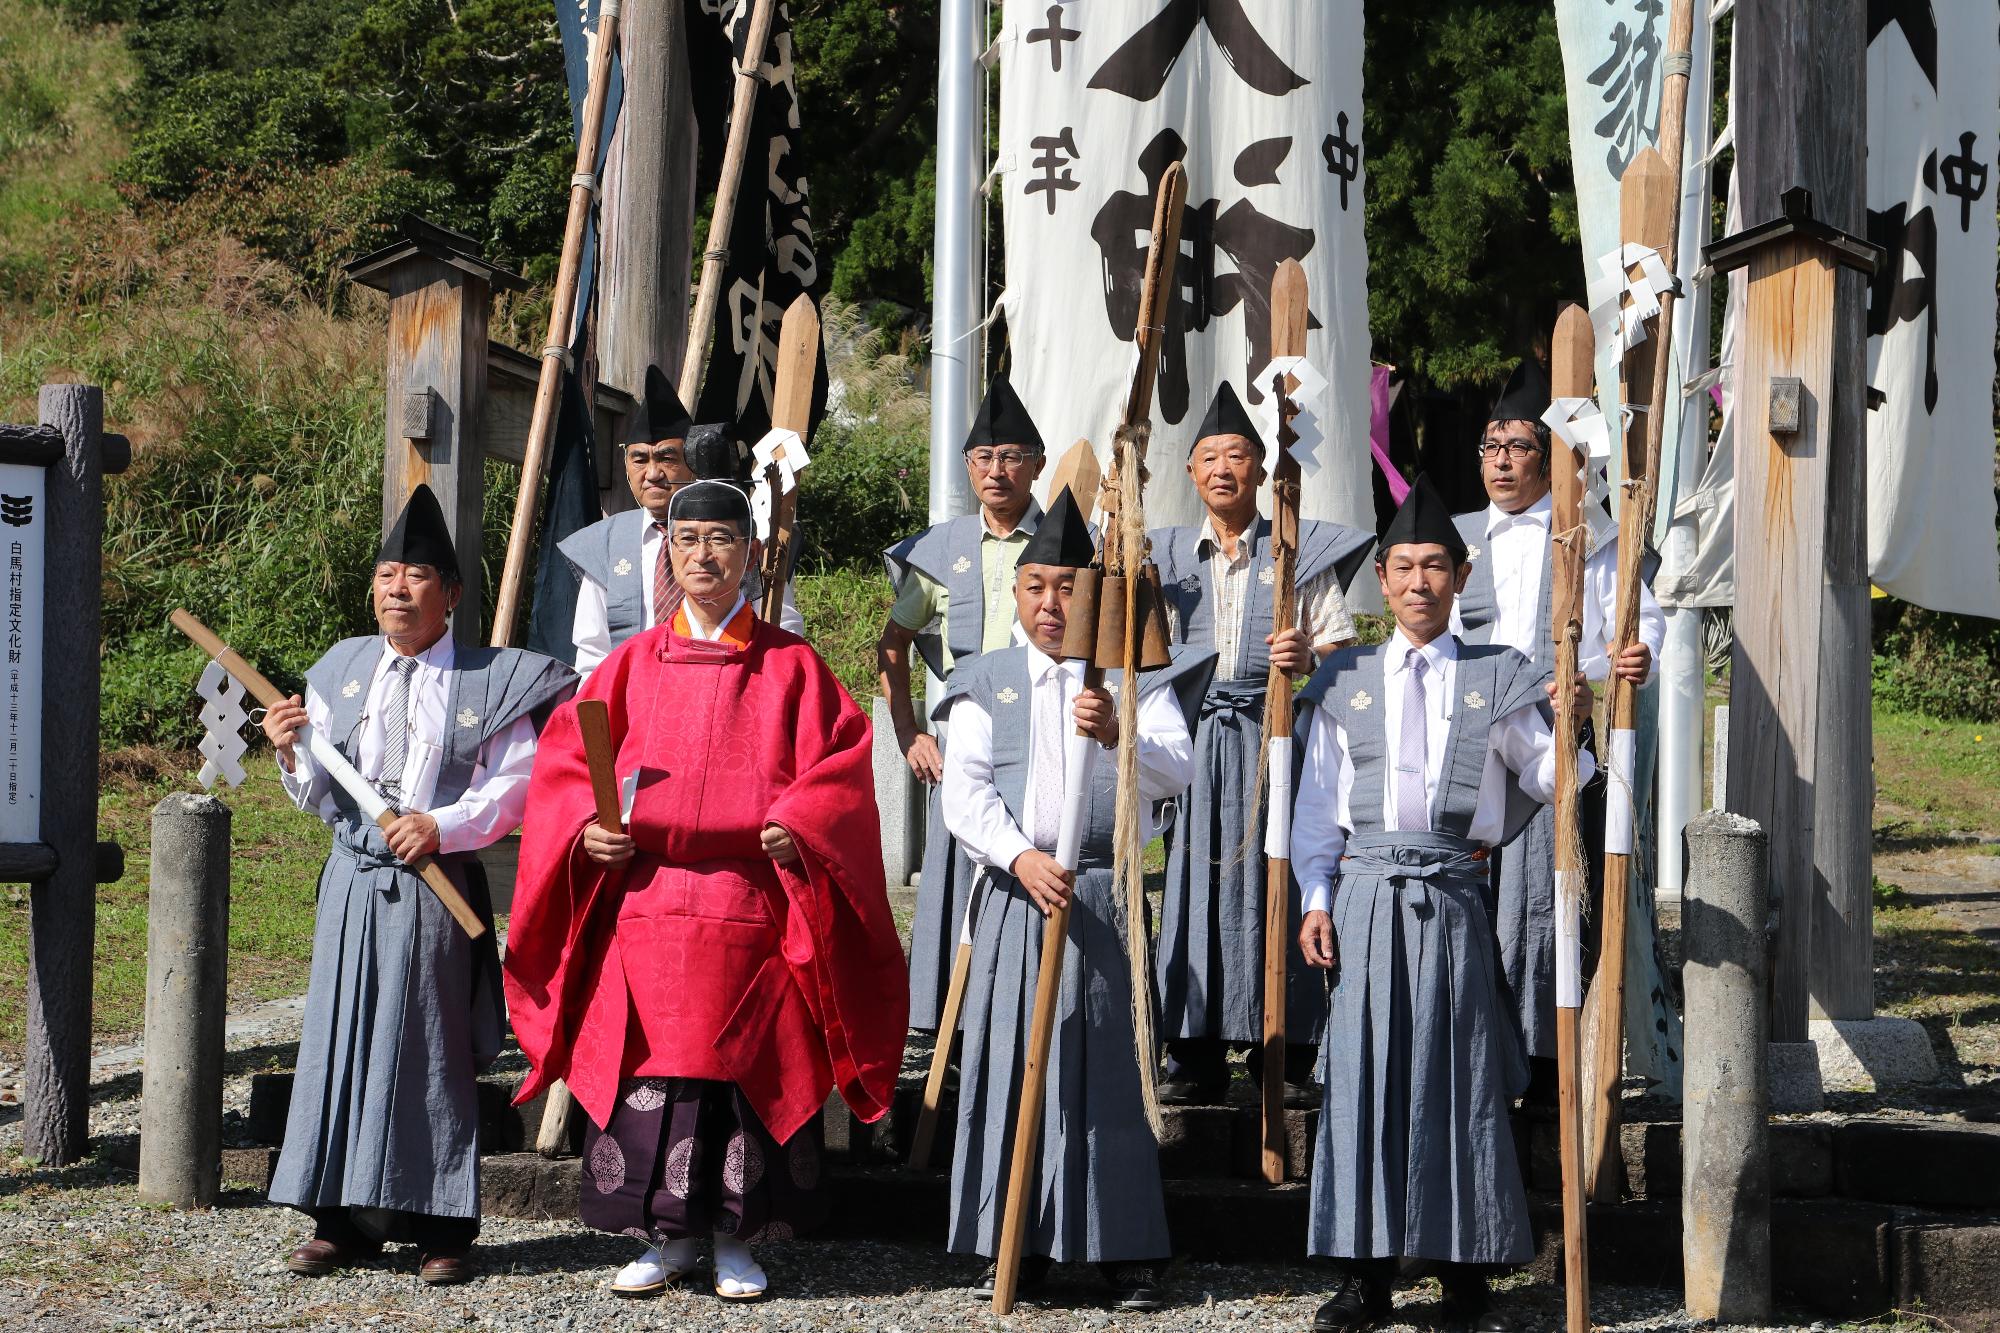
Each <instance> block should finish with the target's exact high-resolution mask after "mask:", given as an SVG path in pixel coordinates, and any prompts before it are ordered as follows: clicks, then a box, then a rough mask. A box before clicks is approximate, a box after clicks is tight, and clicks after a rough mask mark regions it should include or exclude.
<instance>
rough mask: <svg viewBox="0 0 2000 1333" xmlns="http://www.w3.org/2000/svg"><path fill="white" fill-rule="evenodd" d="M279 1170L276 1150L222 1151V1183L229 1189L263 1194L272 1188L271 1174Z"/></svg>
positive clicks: (246, 1149) (230, 1149)
mask: <svg viewBox="0 0 2000 1333" xmlns="http://www.w3.org/2000/svg"><path fill="white" fill-rule="evenodd" d="M277 1169H278V1150H277V1149H276V1148H224V1149H223V1150H222V1183H223V1185H224V1186H225V1187H227V1188H231V1189H246V1190H255V1191H256V1192H257V1193H259V1194H262V1193H264V1192H266V1191H267V1190H269V1189H270V1188H271V1173H272V1172H273V1171H276V1170H277Z"/></svg>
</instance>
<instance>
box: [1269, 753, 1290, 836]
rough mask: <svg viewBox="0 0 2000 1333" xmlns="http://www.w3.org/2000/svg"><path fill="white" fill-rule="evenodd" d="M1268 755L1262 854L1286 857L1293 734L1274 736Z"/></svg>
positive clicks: (1288, 833)
mask: <svg viewBox="0 0 2000 1333" xmlns="http://www.w3.org/2000/svg"><path fill="white" fill-rule="evenodd" d="M1265 753H1266V754H1268V755H1269V756H1270V762H1269V764H1268V767H1269V768H1270V771H1271V803H1270V806H1269V808H1268V809H1267V811H1266V813H1265V816H1264V855H1266V856H1269V857H1273V858H1280V859H1289V858H1290V857H1291V854H1292V738H1291V737H1290V736H1273V737H1272V738H1271V745H1270V748H1269V749H1268V750H1266V751H1265Z"/></svg>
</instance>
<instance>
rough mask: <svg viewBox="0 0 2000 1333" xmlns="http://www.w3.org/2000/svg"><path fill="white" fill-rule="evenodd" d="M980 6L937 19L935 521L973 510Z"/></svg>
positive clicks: (966, 2) (958, 5)
mask: <svg viewBox="0 0 2000 1333" xmlns="http://www.w3.org/2000/svg"><path fill="white" fill-rule="evenodd" d="M980 11H981V5H980V0H942V3H941V4H940V5H939V13H938V90H937V101H938V128H937V230H936V233H935V236H934V241H935V246H934V250H935V255H936V258H935V261H934V266H933V273H934V277H933V279H932V281H933V292H934V295H933V297H932V302H931V471H930V521H931V522H932V523H942V522H944V521H945V520H946V519H948V518H954V517H956V516H957V515H959V514H966V513H970V512H971V511H972V490H971V487H970V486H969V485H968V484H967V482H966V478H965V468H964V466H963V464H962V463H961V461H960V454H959V446H960V445H961V444H963V443H964V442H965V433H966V431H967V430H969V429H970V428H971V426H972V412H973V405H974V404H973V398H974V395H975V393H976V392H977V388H978V384H979V380H980V376H979V374H978V370H979V368H980V367H979V362H980V357H979V337H978V332H977V330H978V328H979V324H980V322H981V314H980V310H979V305H980V299H979V298H980V292H979V290H978V286H979V272H980V264H979V186H980V174H979V159H980V140H979V88H980V82H981V80H980V67H979V56H980V51H981V49H982V47H983V45H984V43H983V42H982V40H981V32H980V29H979V16H980Z"/></svg>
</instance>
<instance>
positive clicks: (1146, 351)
mask: <svg viewBox="0 0 2000 1333" xmlns="http://www.w3.org/2000/svg"><path fill="white" fill-rule="evenodd" d="M1186 205H1187V173H1186V171H1185V170H1184V169H1183V168H1182V166H1181V164H1180V163H1178V162H1176V163H1174V164H1173V165H1171V166H1169V167H1168V168H1167V171H1166V174H1165V176H1163V177H1162V178H1161V180H1160V190H1159V196H1158V198H1157V200H1156V202H1155V204H1154V208H1153V237H1152V244H1151V246H1150V248H1149V249H1148V251H1147V254H1146V274H1145V281H1144V284H1143V286H1142V287H1141V289H1140V294H1139V319H1138V327H1137V329H1136V330H1135V331H1134V333H1133V339H1134V341H1135V342H1136V344H1137V346H1138V350H1139V364H1138V366H1137V367H1136V368H1135V369H1134V370H1133V372H1132V387H1131V390H1130V392H1129V393H1128V394H1127V395H1126V399H1125V411H1124V415H1123V419H1122V422H1121V424H1120V425H1119V427H1118V432H1117V437H1116V439H1117V443H1116V446H1115V449H1116V452H1115V455H1114V469H1115V470H1114V472H1113V475H1112V478H1111V479H1110V480H1109V481H1108V482H1107V483H1106V485H1105V488H1104V492H1103V504H1102V508H1103V510H1104V512H1105V520H1104V582H1105V584H1106V587H1107V591H1108V590H1109V586H1110V584H1111V583H1112V581H1113V580H1116V579H1120V578H1123V579H1124V580H1125V583H1124V608H1123V610H1124V616H1123V623H1122V624H1119V625H1116V626H1115V627H1114V628H1115V631H1116V633H1117V635H1118V642H1119V647H1120V660H1121V662H1122V665H1123V667H1124V672H1125V674H1124V688H1122V689H1121V690H1119V692H1118V714H1119V715H1118V728H1119V737H1118V752H1119V753H1118V780H1119V788H1118V796H1119V811H1118V833H1117V839H1118V844H1119V845H1118V848H1117V869H1116V871H1115V872H1114V875H1115V878H1117V879H1118V880H1119V881H1120V882H1121V883H1123V882H1124V881H1125V879H1126V876H1127V875H1128V874H1129V875H1130V877H1131V878H1132V879H1133V880H1139V879H1140V875H1139V865H1138V856H1137V849H1136V848H1134V849H1133V851H1132V856H1131V860H1130V863H1129V864H1127V862H1126V855H1127V847H1128V844H1129V843H1130V842H1131V841H1134V840H1135V839H1136V836H1137V832H1138V829H1137V821H1136V819H1132V820H1128V809H1127V807H1128V805H1129V803H1130V801H1131V799H1133V798H1136V796H1137V794H1138V787H1137V768H1138V744H1139V716H1138V715H1139V669H1138V668H1139V664H1140V662H1141V660H1142V650H1143V647H1144V644H1143V629H1144V624H1143V621H1142V619H1141V616H1140V610H1141V602H1142V597H1141V592H1140V585H1141V579H1140V577H1139V575H1140V573H1141V570H1140V565H1141V563H1142V562H1143V561H1144V559H1145V513H1144V510H1143V509H1141V508H1139V505H1140V495H1141V488H1142V487H1143V486H1144V484H1145V457H1146V452H1145V437H1146V435H1147V433H1148V431H1149V430H1150V423H1151V421H1152V413H1153V381H1154V378H1155V377H1156V375H1157V374H1158V371H1159V363H1160V338H1161V335H1162V334H1163V333H1164V332H1165V327H1164V326H1165V323H1166V310H1167V296H1168V293H1169V290H1170V288H1171V284H1172V283H1173V280H1174V264H1175V261H1176V260H1177V259H1178V258H1179V255H1180V237H1181V213H1182V210H1183V209H1184V208H1185V207H1186ZM1079 503H1080V502H1079ZM1135 531H1136V533H1137V539H1136V542H1135V540H1134V536H1133V534H1134V532H1135ZM1104 600H1105V601H1113V600H1115V599H1113V598H1110V597H1107V598H1105V599H1104ZM1071 606H1072V615H1076V614H1077V613H1078V612H1079V611H1082V610H1083V608H1078V607H1076V605H1075V603H1074V602H1072V604H1071ZM1097 609H1098V608H1090V610H1089V611H1084V614H1087V615H1091V617H1092V619H1093V620H1095V619H1096V617H1095V615H1094V614H1093V613H1094V612H1095V611H1096V610H1097ZM1103 609H1104V610H1105V611H1106V612H1107V613H1108V614H1114V615H1115V614H1116V609H1115V608H1112V607H1105V608H1103ZM1100 627H1101V626H1100V625H1093V626H1091V627H1090V628H1092V629H1098V628H1100ZM1079 637H1080V636H1079V633H1078V631H1077V629H1076V628H1075V627H1072V630H1071V634H1070V638H1069V639H1068V640H1067V641H1066V642H1065V644H1064V651H1065V654H1066V655H1078V654H1071V653H1070V644H1071V643H1074V642H1077V641H1078V640H1079ZM1089 637H1090V638H1091V639H1093V640H1094V639H1098V638H1099V637H1100V636H1099V635H1098V634H1096V633H1092V634H1090V636H1089ZM1103 679H1104V673H1103V668H1102V666H1101V664H1100V663H1099V662H1098V661H1097V660H1095V659H1093V660H1092V664H1091V665H1090V666H1088V667H1086V668H1085V670H1084V688H1086V689H1095V688H1097V686H1098V685H1100V684H1101V683H1102V682H1103ZM1092 748H1093V747H1092V746H1090V745H1088V744H1086V745H1084V746H1082V747H1080V750H1081V753H1082V755H1083V756H1084V759H1085V761H1086V763H1087V761H1088V759H1089V758H1090V756H1091V753H1092ZM1078 750H1079V747H1076V746H1072V747H1071V752H1072V753H1073V754H1074V753H1076V752H1078ZM1065 769H1066V771H1065V774H1064V780H1065V783H1066V790H1065V792H1064V797H1065V802H1064V810H1063V820H1064V828H1065V835H1066V836H1065V839H1064V840H1065V841H1071V840H1074V841H1077V842H1080V840H1081V827H1080V826H1081V824H1082V822H1083V818H1084V815H1085V813H1086V812H1087V810H1088V806H1089V795H1090V794H1089V791H1088V790H1087V788H1088V785H1089V784H1088V781H1087V775H1088V769H1087V767H1086V768H1085V769H1084V772H1083V773H1082V774H1081V775H1079V774H1075V773H1071V772H1069V771H1067V770H1068V765H1065ZM1128 774H1129V776H1128ZM1061 850H1063V848H1061V847H1060V846H1059V848H1058V851H1059V852H1060V851H1061ZM1071 850H1072V851H1073V850H1074V849H1073V848H1072V849H1071ZM1060 859H1061V857H1060V855H1059V856H1058V860H1060ZM1067 865H1068V867H1069V868H1070V869H1075V865H1076V863H1075V861H1074V860H1071V861H1069V862H1068V863H1067ZM1129 897H1130V895H1129V894H1128V906H1127V932H1128V933H1127V937H1126V938H1127V940H1128V941H1129V945H1130V952H1131V955H1132V958H1131V966H1132V973H1133V977H1134V980H1133V986H1134V991H1133V996H1132V1003H1133V1009H1134V1011H1135V1012H1134V1024H1133V1027H1134V1032H1133V1037H1134V1046H1135V1053H1136V1054H1137V1057H1138V1065H1139V1076H1140V1087H1141V1091H1142V1093H1144V1094H1147V1101H1148V1108H1147V1109H1148V1114H1149V1119H1150V1118H1152V1117H1156V1116H1157V1114H1158V1112H1157V1109H1156V1102H1157V1099H1156V1098H1155V1097H1153V1096H1152V1095H1151V1092H1152V1088H1153V1084H1154V1081H1155V1072H1156V1071H1155V1069H1154V1066H1155V1065H1156V1064H1157V1063H1158V1061H1159V1056H1158V1053H1157V1051H1156V1050H1155V1049H1154V1047H1153V1042H1152V1037H1151V1024H1150V1022H1147V1023H1143V1024H1142V1023H1141V1022H1140V1021H1139V1018H1138V1013H1137V1011H1138V1010H1139V1009H1140V1007H1141V1006H1142V1005H1149V1004H1150V999H1151V995H1152V967H1151V962H1150V959H1149V957H1148V951H1147V948H1146V931H1145V915H1144V914H1145V910H1146V904H1145V900H1144V898H1143V896H1142V897H1140V900H1139V904H1138V910H1139V913H1140V918H1139V928H1138V930H1137V931H1136V932H1134V931H1132V930H1131V928H1130V915H1131V907H1130V904H1129ZM1069 914H1070V908H1069V904H1068V903H1065V904H1064V905H1063V906H1062V907H1060V908H1058V909H1057V910H1056V911H1054V912H1051V913H1050V914H1049V918H1048V921H1047V922H1046V923H1045V924H1044V926H1043V929H1042V962H1041V971H1040V973H1039V974H1038V975H1037V976H1036V978H1035V1009H1034V1017H1033V1018H1032V1019H1031V1020H1030V1024H1029V1029H1028V1049H1027V1053H1026V1054H1027V1059H1026V1061H1025V1063H1024V1065H1023V1067H1022V1070H1021V1102H1020V1109H1019V1111H1018V1112H1017V1114H1016V1116H1015V1121H1014V1151H1013V1158H1012V1160H1011V1161H1010V1162H1009V1164H1008V1172H1007V1194H1006V1197H1005V1198H1004V1200H1003V1201H1002V1204H1001V1210H1002V1212H1001V1227H1000V1254H999V1258H998V1262H997V1266H996V1273H995V1276H994V1281H993V1313H995V1314H997V1315H1005V1314H1008V1313H1010V1312H1012V1310H1013V1309H1014V1294H1015V1291H1016V1288H1017V1286H1018V1283H1019V1280H1020V1276H1021V1251H1022V1248H1023V1246H1024V1245H1025V1244H1026V1243H1027V1231H1028V1203H1029V1194H1030V1192H1031V1191H1032V1189H1033V1187H1034V1182H1035V1159H1036V1156H1037V1155H1038V1153H1039V1152H1040V1149H1041V1136H1042V1094H1043V1089H1044V1087H1045V1086H1046V1084H1047V1081H1048V1061H1049V1043H1050V1041H1051V1039H1052V1038H1053V1036H1054V1034H1055V1016H1056V1014H1055V1011H1056V1005H1057V1003H1058V1002H1059V1001H1060V1000H1061V998H1062V964H1063V951H1064V948H1065V946H1066V945H1067V944H1068V942H1069ZM1142 1029H1143V1030H1142ZM1155 1132H1156V1133H1157V1132H1158V1131H1157V1129H1156V1130H1155Z"/></svg>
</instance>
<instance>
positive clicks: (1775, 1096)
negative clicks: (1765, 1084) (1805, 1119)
mask: <svg viewBox="0 0 2000 1333" xmlns="http://www.w3.org/2000/svg"><path fill="white" fill-rule="evenodd" d="M1825 1109H1826V1086H1825V1085H1824V1084H1823V1083H1821V1082H1820V1077H1819V1047H1817V1046H1815V1045H1813V1044H1812V1043H1811V1042H1809V1041H1774V1042H1772V1043H1771V1110H1772V1112H1773V1113H1774V1114H1781V1115H1782V1114H1792V1115H1811V1114H1813V1113H1814V1112H1817V1111H1824V1110H1825Z"/></svg>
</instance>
